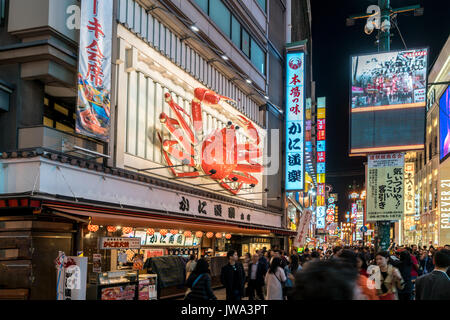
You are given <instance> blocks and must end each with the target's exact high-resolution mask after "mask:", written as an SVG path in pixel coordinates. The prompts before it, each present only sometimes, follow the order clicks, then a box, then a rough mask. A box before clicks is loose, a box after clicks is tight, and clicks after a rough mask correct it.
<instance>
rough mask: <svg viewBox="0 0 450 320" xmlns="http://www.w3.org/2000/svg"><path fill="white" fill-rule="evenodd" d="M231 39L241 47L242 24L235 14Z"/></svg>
mask: <svg viewBox="0 0 450 320" xmlns="http://www.w3.org/2000/svg"><path fill="white" fill-rule="evenodd" d="M231 41H233V43H234V44H235V45H236V47H238V48H239V49H241V24H240V23H239V22H238V21H237V19H236V18H235V17H234V16H231Z"/></svg>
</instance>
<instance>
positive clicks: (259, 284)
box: [247, 254, 267, 300]
mask: <svg viewBox="0 0 450 320" xmlns="http://www.w3.org/2000/svg"><path fill="white" fill-rule="evenodd" d="M261 259H262V260H261ZM266 272H267V265H266V262H265V259H264V257H259V256H258V255H256V254H255V255H253V257H252V261H251V262H250V264H249V266H248V287H247V290H248V299H249V300H255V291H256V295H257V296H258V298H259V299H260V300H264V294H263V287H264V276H265V275H266Z"/></svg>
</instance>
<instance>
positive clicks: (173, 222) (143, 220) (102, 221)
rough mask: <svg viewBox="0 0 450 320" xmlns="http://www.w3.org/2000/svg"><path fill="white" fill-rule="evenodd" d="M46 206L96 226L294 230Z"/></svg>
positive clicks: (255, 232)
mask: <svg viewBox="0 0 450 320" xmlns="http://www.w3.org/2000/svg"><path fill="white" fill-rule="evenodd" d="M43 205H44V207H46V208H49V209H51V210H54V211H55V212H56V213H63V214H64V215H71V216H73V217H74V219H75V220H76V219H79V217H90V218H91V223H92V224H96V225H120V226H129V227H134V228H139V227H140V228H164V229H181V230H193V231H197V230H198V231H211V232H229V233H235V234H248V235H268V234H270V233H277V234H284V235H290V234H291V233H292V232H290V231H287V230H278V229H272V228H267V229H266V228H259V227H251V226H242V225H236V224H230V223H227V222H221V221H217V222H216V221H203V220H200V219H195V218H190V217H179V216H161V215H158V214H153V213H148V212H133V211H129V210H125V209H124V210H116V209H106V208H98V207H87V206H77V205H72V204H54V203H52V204H48V203H43Z"/></svg>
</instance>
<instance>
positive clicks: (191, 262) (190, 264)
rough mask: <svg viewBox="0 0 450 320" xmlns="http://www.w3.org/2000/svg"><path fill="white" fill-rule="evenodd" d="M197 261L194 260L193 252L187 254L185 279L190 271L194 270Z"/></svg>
mask: <svg viewBox="0 0 450 320" xmlns="http://www.w3.org/2000/svg"><path fill="white" fill-rule="evenodd" d="M196 265H197V262H196V261H195V254H191V255H190V256H189V261H188V262H187V263H186V280H187V279H188V278H189V276H190V275H191V273H192V271H194V269H195V267H196Z"/></svg>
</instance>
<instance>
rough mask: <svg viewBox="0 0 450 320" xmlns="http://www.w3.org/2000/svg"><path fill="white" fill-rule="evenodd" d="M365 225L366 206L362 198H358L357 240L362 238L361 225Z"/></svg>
mask: <svg viewBox="0 0 450 320" xmlns="http://www.w3.org/2000/svg"><path fill="white" fill-rule="evenodd" d="M363 226H364V207H363V202H362V200H356V240H357V241H358V240H362V232H360V229H361V227H363Z"/></svg>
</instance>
